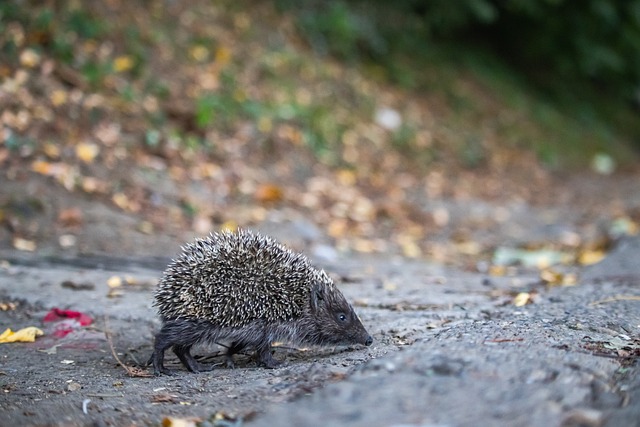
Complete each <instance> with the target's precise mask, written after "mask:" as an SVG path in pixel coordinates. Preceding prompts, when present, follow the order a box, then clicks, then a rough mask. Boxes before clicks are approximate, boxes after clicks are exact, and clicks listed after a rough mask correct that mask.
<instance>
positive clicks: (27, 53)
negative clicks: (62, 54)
mask: <svg viewBox="0 0 640 427" xmlns="http://www.w3.org/2000/svg"><path fill="white" fill-rule="evenodd" d="M39 63H40V55H39V54H38V53H37V52H36V51H35V50H33V49H25V50H23V51H22V53H21V54H20V65H22V66H23V67H27V68H34V67H35V66H37V65H38V64H39Z"/></svg>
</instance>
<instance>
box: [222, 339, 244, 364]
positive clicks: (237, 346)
mask: <svg viewBox="0 0 640 427" xmlns="http://www.w3.org/2000/svg"><path fill="white" fill-rule="evenodd" d="M245 347H246V345H245V344H243V343H241V342H236V341H234V342H232V343H231V345H230V346H229V347H227V352H226V353H225V356H226V358H227V368H229V369H235V368H236V364H235V362H234V361H233V355H234V354H237V353H238V352H240V351H242V350H244V348H245Z"/></svg>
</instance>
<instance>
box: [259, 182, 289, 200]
mask: <svg viewBox="0 0 640 427" xmlns="http://www.w3.org/2000/svg"><path fill="white" fill-rule="evenodd" d="M283 195H284V193H283V191H282V188H280V187H279V186H277V185H275V184H262V185H261V186H260V187H258V188H257V189H256V192H255V193H254V197H255V199H256V200H257V201H258V202H260V203H273V202H279V201H280V200H282V197H283Z"/></svg>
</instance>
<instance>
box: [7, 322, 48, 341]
mask: <svg viewBox="0 0 640 427" xmlns="http://www.w3.org/2000/svg"><path fill="white" fill-rule="evenodd" d="M41 335H44V332H42V330H41V329H38V328H36V327H35V326H29V327H27V328H22V329H20V330H19V331H16V332H13V331H12V330H11V329H10V328H7V329H6V330H5V331H4V332H3V333H2V334H1V335H0V343H10V342H34V341H35V340H36V337H39V336H41Z"/></svg>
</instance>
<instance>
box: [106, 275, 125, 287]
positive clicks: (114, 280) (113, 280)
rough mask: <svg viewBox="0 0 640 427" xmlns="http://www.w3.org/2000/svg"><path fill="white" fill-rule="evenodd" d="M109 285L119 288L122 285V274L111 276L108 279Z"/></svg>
mask: <svg viewBox="0 0 640 427" xmlns="http://www.w3.org/2000/svg"><path fill="white" fill-rule="evenodd" d="M107 286H109V287H110V288H118V287H120V286H122V277H120V276H111V277H109V279H107Z"/></svg>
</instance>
